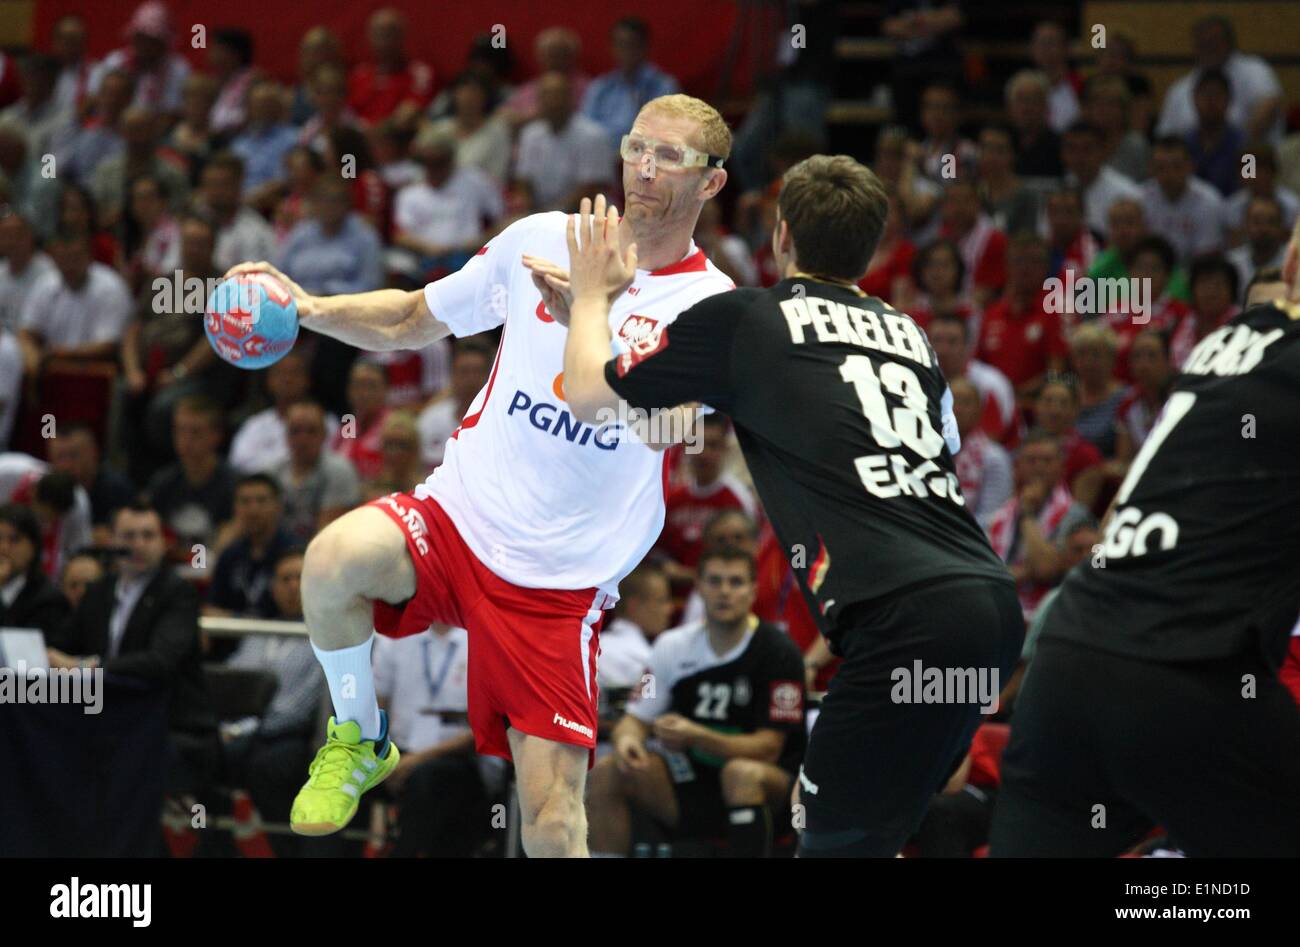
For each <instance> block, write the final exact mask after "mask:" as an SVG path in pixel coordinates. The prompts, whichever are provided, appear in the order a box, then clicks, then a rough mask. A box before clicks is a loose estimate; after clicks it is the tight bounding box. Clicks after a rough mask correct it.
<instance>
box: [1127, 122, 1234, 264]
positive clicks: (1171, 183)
mask: <svg viewBox="0 0 1300 947" xmlns="http://www.w3.org/2000/svg"><path fill="white" fill-rule="evenodd" d="M1142 209H1143V211H1144V212H1145V214H1146V222H1147V226H1148V227H1150V228H1151V229H1152V230H1153V231H1155V232H1156V233H1158V234H1160V235H1161V236H1162V237H1164V238H1165V239H1166V240H1168V241H1169V243H1170V244H1171V245H1172V246H1173V248H1174V252H1175V253H1176V254H1177V255H1178V261H1179V262H1180V263H1184V264H1185V263H1188V262H1190V261H1191V259H1192V257H1195V256H1199V255H1200V254H1202V253H1213V252H1215V251H1216V250H1219V249H1221V248H1222V247H1223V242H1224V233H1225V226H1226V213H1227V212H1226V211H1225V209H1224V204H1223V198H1222V197H1220V196H1219V192H1218V191H1216V190H1215V189H1214V188H1213V187H1212V186H1211V185H1209V184H1206V183H1205V182H1204V181H1202V180H1200V179H1199V178H1194V177H1192V159H1191V155H1190V153H1189V152H1188V150H1187V142H1185V141H1183V140H1182V139H1181V138H1159V139H1157V140H1156V144H1155V148H1154V150H1153V151H1152V153H1151V180H1150V181H1147V182H1146V183H1145V184H1143V185H1142Z"/></svg>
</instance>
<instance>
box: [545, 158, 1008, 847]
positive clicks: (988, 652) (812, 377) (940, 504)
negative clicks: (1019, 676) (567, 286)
mask: <svg viewBox="0 0 1300 947" xmlns="http://www.w3.org/2000/svg"><path fill="white" fill-rule="evenodd" d="M887 204H888V198H887V196H886V194H885V192H884V189H883V188H882V187H881V185H880V182H879V181H878V180H877V179H876V177H875V175H873V174H872V173H871V172H870V171H869V170H868V169H867V168H865V167H864V166H862V165H861V164H859V163H858V162H856V161H854V160H853V159H852V158H849V157H847V156H844V155H837V156H833V157H831V156H823V155H819V156H815V157H813V158H810V159H808V160H806V161H803V162H801V163H800V164H798V165H796V166H795V167H794V168H792V169H791V170H790V171H789V172H788V173H787V174H786V177H785V180H784V186H783V189H782V193H781V196H780V198H779V202H778V219H777V225H776V228H775V232H774V234H773V249H774V251H775V253H776V259H777V261H778V263H779V265H780V266H781V267H782V271H783V273H784V275H785V279H783V280H782V281H781V282H780V283H778V284H776V285H775V286H773V287H772V288H770V289H767V290H754V289H741V290H736V291H734V292H729V293H723V294H720V295H718V296H714V297H711V298H710V299H708V300H705V301H703V302H701V303H699V304H698V305H695V306H693V307H692V308H690V309H688V310H687V311H686V312H684V313H683V314H682V315H681V317H680V319H679V320H678V321H677V322H675V323H674V324H673V325H672V327H671V329H670V330H664V331H660V332H658V333H656V334H654V335H652V336H651V337H650V338H649V339H647V340H646V342H645V343H644V344H643V345H642V346H641V347H639V348H638V349H636V350H634V351H633V352H631V353H629V354H628V355H627V356H625V357H623V358H621V359H619V360H617V361H609V351H610V349H609V329H608V325H607V322H608V318H607V307H608V300H609V299H610V298H611V297H612V298H617V296H618V295H619V294H621V293H622V292H623V291H624V289H625V287H626V286H627V285H628V280H629V279H630V278H631V276H632V273H633V268H634V267H635V253H634V248H632V251H631V256H630V257H628V256H621V255H620V251H619V248H618V247H617V246H616V245H615V242H614V240H613V239H612V238H610V237H607V234H612V233H616V230H613V229H609V223H611V222H613V221H615V220H616V219H617V217H616V215H615V214H614V212H613V211H612V210H611V211H610V212H609V213H608V215H607V213H606V210H605V207H604V200H603V198H598V199H597V201H596V206H595V211H596V214H595V227H594V228H592V226H591V224H592V217H591V215H590V214H589V212H588V209H589V208H590V206H591V205H590V204H588V203H584V205H583V212H584V213H583V214H582V215H580V217H579V218H578V220H577V227H576V230H575V226H574V222H573V221H571V223H570V248H569V249H570V269H571V275H570V280H571V283H572V293H573V303H572V306H571V310H570V312H571V315H570V324H569V338H568V342H567V347H566V350H565V375H564V389H565V397H566V399H567V400H568V402H569V409H570V411H572V412H573V413H574V414H576V415H577V416H578V417H583V418H588V419H591V420H600V419H602V418H605V413H606V412H608V413H609V414H610V417H608V418H605V420H613V417H614V416H615V412H616V411H617V406H618V405H619V403H620V398H622V399H626V402H627V403H628V404H630V405H632V406H633V407H635V408H640V409H651V408H657V407H669V406H673V405H678V404H682V403H687V402H693V401H699V402H703V403H705V404H707V405H710V406H712V407H713V408H716V409H717V410H719V411H722V412H724V413H726V414H728V415H730V416H731V418H732V420H733V421H734V423H735V426H736V433H737V437H738V439H739V441H740V446H741V448H742V449H743V451H744V454H745V459H746V461H747V463H748V465H749V470H750V473H751V474H752V475H753V478H754V485H755V487H756V488H757V490H758V493H759V496H760V497H761V499H762V501H763V506H764V508H765V509H766V511H767V513H768V515H769V516H770V517H771V519H772V523H773V526H774V527H775V529H776V533H777V536H778V537H779V539H780V541H781V543H782V544H783V545H784V546H785V548H786V549H787V550H788V551H789V555H790V556H791V562H792V565H793V566H794V569H795V572H796V574H797V575H798V577H799V581H800V585H801V587H802V589H803V592H804V594H805V596H806V597H807V600H808V603H809V606H810V607H811V609H812V612H813V614H814V615H815V616H817V618H818V621H819V623H820V626H821V628H822V630H823V632H824V633H825V634H826V635H827V638H828V640H829V641H830V644H831V647H832V650H834V651H835V652H836V653H837V654H839V655H840V656H842V657H843V659H844V662H843V664H842V665H841V667H840V669H839V671H838V672H837V673H836V676H835V677H834V679H833V680H832V682H831V685H830V689H829V692H828V694H827V697H826V700H825V703H824V704H823V707H822V711H821V715H820V717H819V719H818V721H817V724H816V726H815V728H814V730H813V733H812V736H811V738H810V741H809V745H808V753H807V756H806V758H805V761H804V765H803V768H802V770H801V772H800V778H799V785H800V789H801V802H802V805H803V806H804V807H805V808H804V812H803V813H802V814H803V816H804V819H805V823H806V828H805V830H804V833H803V836H802V838H801V840H800V852H801V854H803V855H806V856H818V855H854V854H861V855H881V856H892V855H894V854H895V853H897V852H898V850H899V849H900V848H901V847H902V845H903V843H904V842H905V841H906V839H907V837H908V836H909V835H910V834H911V833H912V832H913V831H914V830H915V829H916V827H917V825H918V824H919V823H920V820H921V818H922V816H923V815H924V811H925V806H926V803H927V801H928V800H929V798H930V796H931V794H933V793H934V792H936V791H938V789H939V788H940V786H941V785H942V784H943V782H944V780H945V778H946V777H947V776H948V774H949V772H950V771H951V770H952V768H953V766H954V765H955V764H956V763H957V761H958V760H959V759H960V758H961V755H962V754H963V753H964V751H965V750H966V748H967V746H968V745H969V742H970V738H971V735H972V734H973V732H974V730H975V728H976V726H977V725H978V723H979V721H980V719H981V711H983V712H986V713H987V712H991V711H992V710H993V709H994V707H995V706H996V701H997V694H998V691H999V689H1000V682H1002V681H1005V680H1006V679H1007V676H1008V674H1009V672H1010V670H1011V668H1012V666H1013V665H1014V663H1015V660H1016V656H1017V654H1018V651H1019V648H1020V644H1021V641H1022V639H1023V635H1024V624H1023V621H1022V618H1021V613H1020V606H1019V604H1018V602H1017V599H1016V594H1015V588H1014V586H1013V584H1012V581H1011V578H1010V576H1009V575H1008V573H1007V571H1006V569H1005V567H1004V566H1003V564H1002V563H1001V562H1000V561H999V560H998V558H997V556H996V555H994V553H993V550H992V549H991V548H990V546H989V543H988V541H987V539H985V537H984V534H983V533H982V532H981V530H980V528H979V527H978V526H977V525H976V523H975V521H974V519H973V518H972V517H971V514H970V512H969V511H968V510H967V509H966V506H965V501H964V499H963V498H962V495H961V489H960V486H959V483H958V479H957V475H956V472H955V470H954V467H953V460H952V451H953V450H954V449H956V446H957V443H958V442H957V434H956V424H955V422H953V421H952V420H951V415H950V412H949V411H948V410H946V409H945V408H944V407H942V405H943V403H944V401H945V399H946V398H947V399H950V398H951V395H949V394H947V386H946V383H945V381H944V378H943V375H942V373H941V372H940V370H939V366H938V361H937V359H936V357H935V354H934V351H933V350H932V349H931V348H930V345H929V342H928V341H927V340H926V338H925V335H924V333H922V332H921V330H920V329H919V328H918V327H917V326H916V324H915V323H914V322H912V320H911V319H910V318H909V317H908V316H906V315H905V314H903V313H900V312H897V311H895V310H894V309H893V308H892V307H890V306H889V305H887V304H886V303H883V302H881V301H880V300H879V299H875V298H867V297H865V296H864V294H863V293H862V292H861V291H860V290H859V289H858V288H857V286H856V280H857V279H859V278H861V276H862V274H863V273H864V272H865V271H866V267H867V262H868V261H869V260H870V258H871V255H872V253H873V252H874V250H875V246H876V244H877V242H878V241H879V239H880V233H881V230H882V228H883V224H884V219H885V214H886V208H887ZM576 234H581V237H582V246H581V247H579V246H578V243H577V240H576ZM944 415H948V418H949V420H947V421H946V422H945V420H944Z"/></svg>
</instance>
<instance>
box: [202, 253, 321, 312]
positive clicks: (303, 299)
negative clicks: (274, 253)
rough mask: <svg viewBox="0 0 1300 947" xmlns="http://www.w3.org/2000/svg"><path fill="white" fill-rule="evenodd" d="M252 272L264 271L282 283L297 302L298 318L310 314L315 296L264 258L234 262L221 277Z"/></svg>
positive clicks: (250, 273)
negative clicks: (255, 260) (256, 260)
mask: <svg viewBox="0 0 1300 947" xmlns="http://www.w3.org/2000/svg"><path fill="white" fill-rule="evenodd" d="M253 273H265V274H266V275H268V276H273V277H275V279H277V280H279V281H280V282H281V283H283V284H284V288H285V289H287V290H288V291H289V293H290V295H292V296H293V301H294V302H295V303H297V304H298V318H299V319H302V318H304V317H306V316H310V315H311V314H312V311H313V310H312V305H313V303H314V302H315V299H316V297H314V296H313V295H312V294H311V293H309V292H307V290H305V289H303V288H302V287H301V286H299V285H298V284H297V283H295V282H294V281H293V280H291V279H289V277H287V276H285V275H284V274H283V273H281V272H280V271H279V270H277V269H276V268H275V267H274V266H272V265H271V264H270V263H267V262H266V261H265V260H259V261H258V262H256V263H236V264H235V265H234V266H232V267H231V268H230V269H228V270H226V272H225V275H224V276H222V277H221V278H222V279H223V280H228V279H233V278H235V277H236V276H249V275H252V274H253Z"/></svg>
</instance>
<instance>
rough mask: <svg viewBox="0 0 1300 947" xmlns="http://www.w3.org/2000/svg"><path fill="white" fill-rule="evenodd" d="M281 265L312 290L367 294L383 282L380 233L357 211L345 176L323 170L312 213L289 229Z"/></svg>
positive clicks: (330, 292) (331, 292)
mask: <svg viewBox="0 0 1300 947" xmlns="http://www.w3.org/2000/svg"><path fill="white" fill-rule="evenodd" d="M259 219H260V218H259ZM263 226H265V225H263ZM267 234H268V236H269V234H270V229H269V228H268V229H267ZM247 259H254V260H255V259H260V257H257V256H253V257H247ZM277 265H278V266H279V268H280V269H281V270H282V271H283V272H284V273H285V275H287V276H288V277H289V278H290V279H292V280H294V281H295V282H297V283H299V284H300V285H301V286H302V287H303V288H304V289H306V290H307V291H308V292H309V293H322V294H330V295H333V294H335V293H362V292H366V291H367V290H371V289H379V288H380V287H381V286H382V285H383V279H384V275H383V247H382V246H381V244H380V242H379V235H378V234H377V233H375V230H374V228H373V227H371V226H370V224H368V223H367V222H366V221H365V220H364V219H363V218H362V217H361V215H360V214H357V213H355V212H354V211H353V210H352V187H351V185H350V184H349V183H348V182H347V181H346V180H344V179H343V178H339V177H335V176H333V175H330V174H325V175H321V177H320V178H319V179H318V180H317V182H316V188H315V192H314V194H313V202H312V214H311V216H310V217H308V218H307V219H306V220H304V221H302V222H301V223H300V224H298V226H297V227H295V228H294V229H293V231H292V232H291V233H290V234H289V236H288V238H287V239H286V240H285V243H284V247H283V249H281V250H280V252H279V254H278V256H277Z"/></svg>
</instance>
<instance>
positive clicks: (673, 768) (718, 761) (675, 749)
mask: <svg viewBox="0 0 1300 947" xmlns="http://www.w3.org/2000/svg"><path fill="white" fill-rule="evenodd" d="M754 577H755V573H754V560H753V556H752V555H751V554H749V553H741V552H739V551H737V550H731V549H715V550H712V551H710V552H707V553H705V554H704V556H702V557H701V559H700V592H701V595H702V596H703V597H704V602H705V618H704V621H702V622H699V623H696V624H691V625H684V626H681V627H678V628H675V629H672V630H671V631H666V632H664V633H663V634H662V635H660V636H659V637H658V638H657V639H655V643H654V645H653V647H652V649H651V654H650V663H649V673H650V674H652V675H653V677H654V683H655V687H654V689H653V690H650V689H648V688H634V689H633V691H632V698H633V699H632V701H631V702H630V703H629V704H628V709H627V713H626V714H624V716H623V717H622V719H621V720H620V721H619V722H618V724H617V725H616V726H615V727H614V732H613V738H612V739H613V744H614V752H613V753H611V754H610V755H608V756H606V757H604V758H603V759H601V760H599V761H598V762H597V763H596V766H595V768H594V769H593V770H592V773H591V783H590V788H589V791H588V792H589V794H588V803H587V805H588V817H589V819H590V824H591V849H592V851H593V852H598V853H602V854H611V855H627V854H628V853H629V851H630V849H631V846H632V837H631V828H632V826H631V816H632V811H633V809H636V810H637V811H639V812H641V813H643V814H645V815H647V816H649V817H650V818H651V819H653V820H654V821H655V822H656V823H658V825H659V826H660V827H661V828H662V829H664V830H665V831H667V832H669V833H670V834H671V835H672V837H673V838H674V839H713V838H717V837H718V836H725V837H726V839H727V855H728V856H730V857H734V858H754V857H765V856H770V855H771V847H772V837H773V827H774V826H775V825H776V824H778V823H777V821H776V820H777V818H778V816H776V813H785V812H787V811H788V807H789V804H790V790H791V787H792V786H793V784H794V779H795V772H796V770H797V768H798V765H799V762H800V761H801V760H802V758H803V751H804V746H805V744H806V736H805V730H804V707H803V701H804V685H803V674H804V668H803V658H802V656H801V655H800V653H799V649H798V648H797V647H796V646H795V644H794V642H792V641H791V640H790V639H789V638H788V637H787V636H786V635H785V633H784V632H782V631H781V630H780V629H779V628H776V627H775V626H773V625H768V624H766V623H764V622H760V621H759V619H758V618H757V616H755V615H754V614H753V612H752V608H753V604H754V593H755V582H754ZM701 695H711V699H709V700H701ZM742 696H743V697H744V698H745V699H743V700H741V699H736V698H737V697H742Z"/></svg>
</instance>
